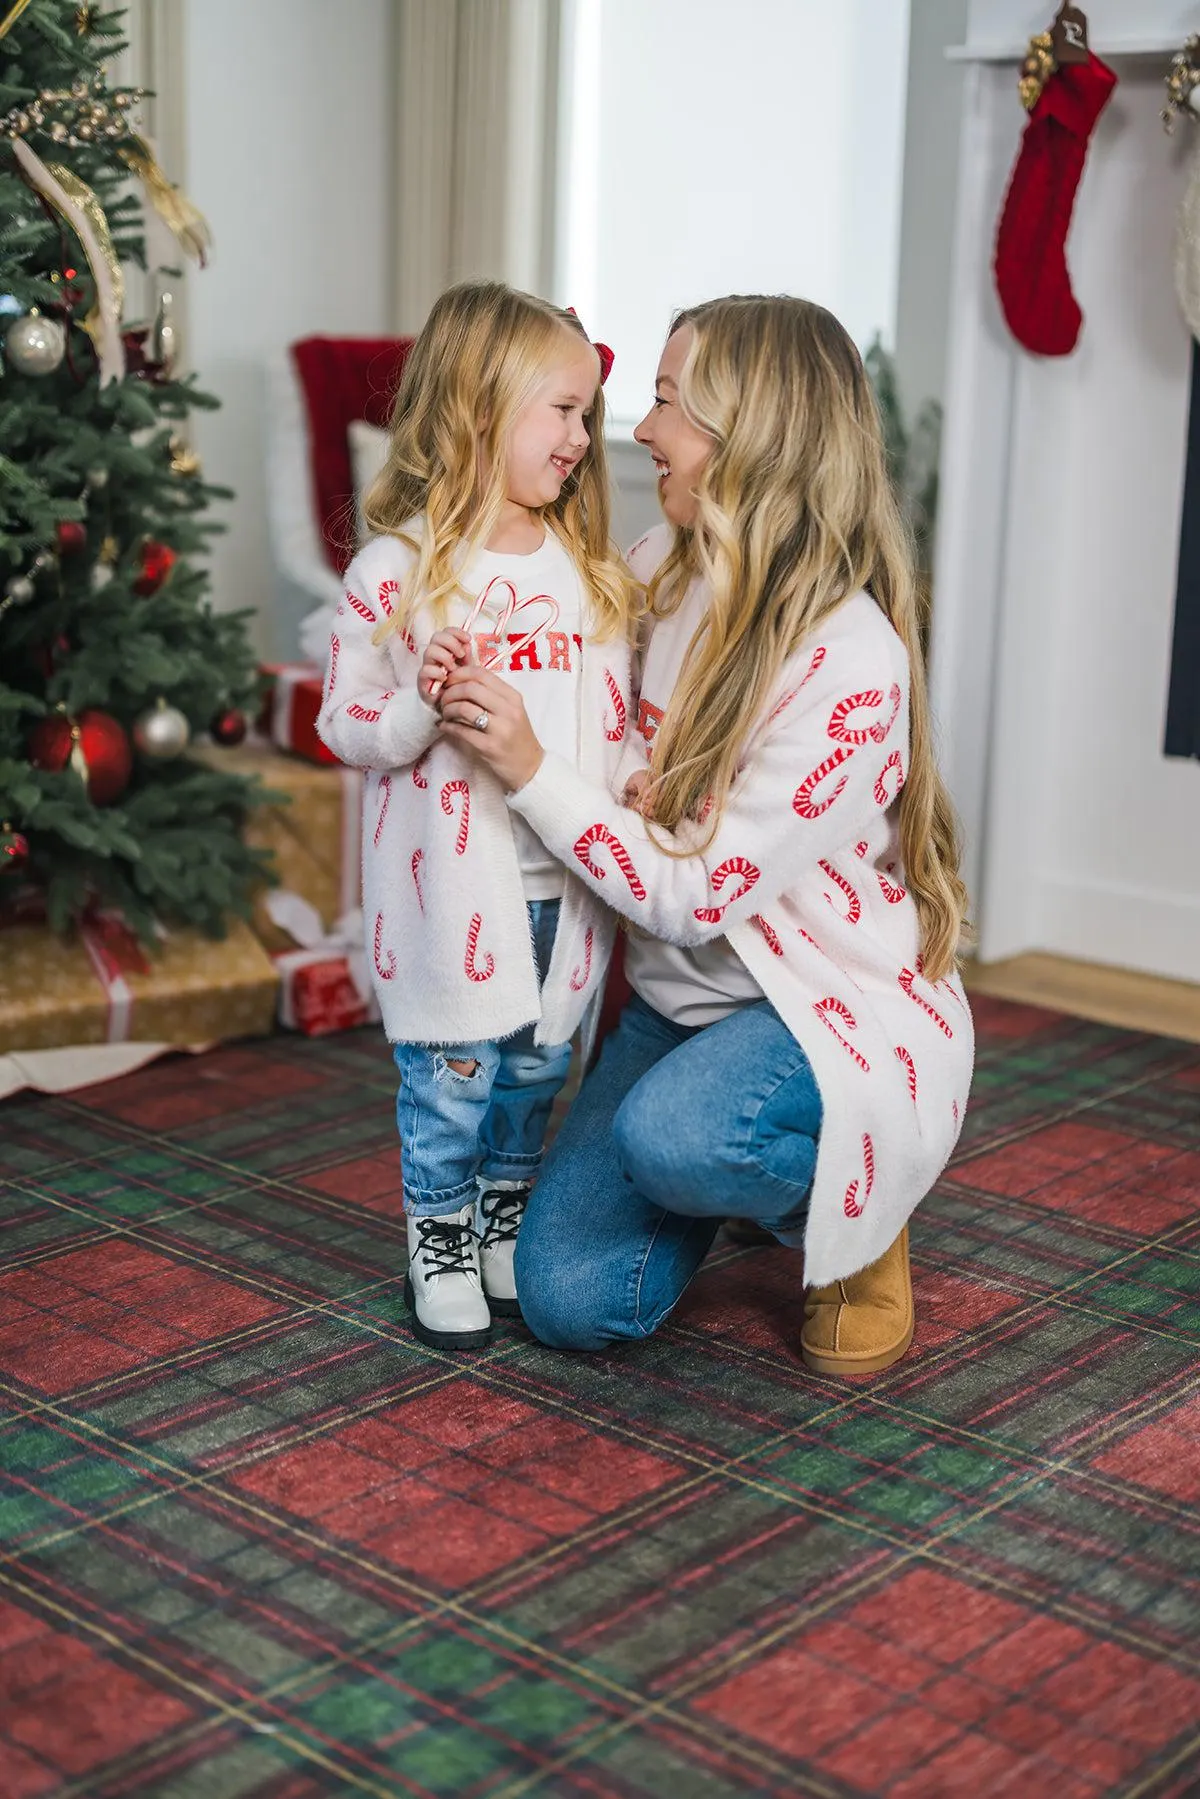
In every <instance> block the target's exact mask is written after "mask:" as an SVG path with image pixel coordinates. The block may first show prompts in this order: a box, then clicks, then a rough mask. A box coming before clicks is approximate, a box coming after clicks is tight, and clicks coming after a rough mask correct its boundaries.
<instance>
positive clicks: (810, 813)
mask: <svg viewBox="0 0 1200 1799" xmlns="http://www.w3.org/2000/svg"><path fill="white" fill-rule="evenodd" d="M853 754H854V749H853V746H852V745H851V744H848V743H839V744H838V747H837V749H836V750H834V752H833V754H832V755H831V756H826V758H825V760H824V762H822V763H821V765H820V767H819V768H814V769H813V771H812V773H811V775H808V776H807V777H806V778H805V779H804V780H803V781H801V783H800V785H799V787H797V789H796V791H795V794H794V795H793V797H792V807H793V810H794V811H795V812H796V813H797V815H798V816H799V817H800V818H820V816H821V814H822V812H828V810H829V808H830V806H832V804H833V802H834V800H836V799H837V797H838V795H839V794H840V793H841V791H842V789H843V787H844V786H845V785H846V781H847V778H848V777H847V776H846V775H843V776H842V778H841V780H840V781H839V782H838V784H837V786H836V787H835V788H834V790H833V792H832V793H831V794H830V795H829V797H828V799H824V800H814V799H813V794H814V793H815V792H816V790H817V788H818V787H819V786H820V785H821V783H822V782H823V781H824V780H825V778H826V777H827V776H828V775H831V774H832V773H833V771H834V769H835V768H838V767H840V765H841V764H842V763H843V762H848V761H849V759H850V757H851V756H852V755H853Z"/></svg>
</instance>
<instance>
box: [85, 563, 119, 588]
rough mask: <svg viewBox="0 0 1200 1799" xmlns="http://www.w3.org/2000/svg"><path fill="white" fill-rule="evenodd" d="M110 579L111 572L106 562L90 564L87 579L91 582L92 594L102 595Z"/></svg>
mask: <svg viewBox="0 0 1200 1799" xmlns="http://www.w3.org/2000/svg"><path fill="white" fill-rule="evenodd" d="M112 578H113V572H112V569H111V568H110V567H109V566H108V563H107V562H95V563H93V564H92V572H91V574H90V576H89V577H88V579H89V581H90V582H91V587H92V592H93V593H102V592H103V590H104V589H105V588H106V587H107V586H108V584H109V582H110V581H111V580H112Z"/></svg>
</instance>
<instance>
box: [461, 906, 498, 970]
mask: <svg viewBox="0 0 1200 1799" xmlns="http://www.w3.org/2000/svg"><path fill="white" fill-rule="evenodd" d="M482 924H483V914H482V913H481V912H476V913H475V914H474V916H473V917H472V919H471V923H470V925H469V926H468V928H467V953H466V955H465V956H464V958H463V967H464V968H465V969H466V971H467V979H468V980H471V981H490V980H491V978H492V976H493V975H494V974H495V972H496V958H495V956H493V954H492V952H491V950H488V952H487V961H486V963H485V965H484V966H483V968H476V966H475V950H476V947H477V945H478V943H479V931H480V927H481V926H482Z"/></svg>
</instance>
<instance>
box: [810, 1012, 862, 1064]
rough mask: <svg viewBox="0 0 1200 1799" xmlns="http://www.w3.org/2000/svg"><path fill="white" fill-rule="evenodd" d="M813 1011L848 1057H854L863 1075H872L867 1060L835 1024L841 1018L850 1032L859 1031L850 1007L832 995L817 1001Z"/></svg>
mask: <svg viewBox="0 0 1200 1799" xmlns="http://www.w3.org/2000/svg"><path fill="white" fill-rule="evenodd" d="M813 1011H814V1012H815V1013H816V1015H817V1017H818V1018H819V1019H820V1020H821V1023H822V1024H825V1025H828V1026H829V1029H830V1030H831V1031H832V1032H833V1034H834V1036H835V1037H836V1038H837V1040H838V1042H839V1043H840V1044H841V1046H842V1048H843V1049H844V1050H845V1051H846V1053H847V1055H849V1056H852V1057H853V1059H854V1060H855V1061H856V1062H857V1063H858V1066H859V1067H860V1068H861V1069H862V1071H863V1073H864V1074H870V1072H871V1064H870V1063H869V1062H868V1061H867V1058H866V1057H865V1056H863V1055H860V1054H859V1052H858V1050H856V1049H855V1047H854V1045H853V1044H852V1043H849V1042H847V1040H846V1038H845V1037H843V1035H842V1033H841V1032H840V1031H839V1030H838V1027H837V1025H836V1024H834V1022H833V1020H834V1018H840V1019H841V1021H842V1023H843V1024H844V1025H845V1027H846V1029H847V1030H848V1031H856V1030H857V1029H858V1020H857V1018H855V1016H854V1014H853V1012H852V1011H851V1010H850V1008H849V1006H848V1005H846V1004H845V1002H844V1001H842V1000H840V999H835V998H834V997H833V995H832V994H830V996H829V998H828V999H819V1000H816V1001H815V1002H814V1004H813Z"/></svg>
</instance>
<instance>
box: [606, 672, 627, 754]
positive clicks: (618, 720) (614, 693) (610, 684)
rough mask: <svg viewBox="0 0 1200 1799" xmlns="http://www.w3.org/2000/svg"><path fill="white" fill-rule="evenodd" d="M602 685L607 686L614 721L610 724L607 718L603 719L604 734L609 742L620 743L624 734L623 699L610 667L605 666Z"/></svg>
mask: <svg viewBox="0 0 1200 1799" xmlns="http://www.w3.org/2000/svg"><path fill="white" fill-rule="evenodd" d="M604 685H605V686H606V687H607V688H608V693H609V698H610V699H611V700H612V703H613V713H614V722H613V724H612V725H611V726H610V725H609V723H608V721H607V719H606V720H605V724H604V735H605V737H606V738H607V739H608V741H609V743H620V741H621V739H622V737H624V735H625V701H624V700H623V699H622V698H621V689H620V688H619V687H618V686H617V683H616V680H615V679H614V677H613V674H612V671H611V669H607V668H606V669H605V671H604Z"/></svg>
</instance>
